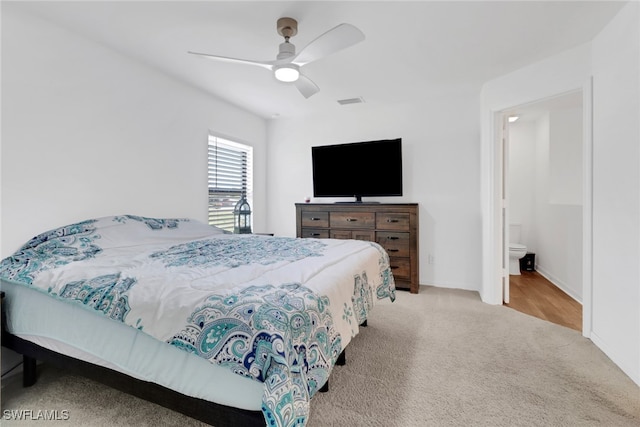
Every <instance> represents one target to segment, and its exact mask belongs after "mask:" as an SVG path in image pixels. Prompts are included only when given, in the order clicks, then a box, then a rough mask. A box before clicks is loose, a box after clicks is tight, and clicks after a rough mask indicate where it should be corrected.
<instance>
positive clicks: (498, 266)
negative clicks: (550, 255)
mask: <svg viewBox="0 0 640 427" xmlns="http://www.w3.org/2000/svg"><path fill="white" fill-rule="evenodd" d="M575 93H579V94H580V95H581V96H582V109H581V110H582V111H581V115H582V119H583V120H582V127H583V132H582V141H581V145H582V148H583V151H582V162H581V163H582V165H583V170H582V177H581V184H582V190H581V193H582V200H581V203H582V204H581V207H580V211H581V213H582V226H581V227H580V229H581V230H579V235H580V236H581V238H582V241H581V244H580V245H579V246H580V248H579V249H578V250H577V251H576V252H577V253H578V254H581V261H582V267H581V269H580V270H581V272H582V275H581V284H578V285H577V286H578V288H577V289H579V291H580V293H581V297H582V306H583V315H582V325H583V326H582V334H583V336H585V337H589V335H590V333H589V332H590V325H591V295H590V292H591V279H592V277H591V257H592V251H591V223H592V218H591V206H592V200H591V188H592V185H591V177H592V162H591V159H592V145H591V141H592V131H591V126H592V120H591V112H592V101H591V100H592V90H591V80H589V81H588V82H587V83H586V84H585V85H583V86H582V87H580V88H578V89H574V90H572V91H568V92H565V93H562V94H558V95H556V96H552V97H549V98H545V99H544V100H537V101H534V102H530V103H528V104H523V105H520V106H516V107H510V108H505V109H501V110H494V111H493V112H492V119H491V122H492V127H491V128H490V131H489V133H488V134H487V137H488V138H487V139H486V140H487V141H493V144H489V145H486V146H485V147H487V149H488V151H487V152H486V153H487V154H486V156H485V159H486V160H487V161H488V163H485V164H486V165H490V166H491V168H490V169H485V170H487V172H490V173H491V174H492V176H493V178H489V179H488V180H487V181H485V182H486V183H487V186H485V188H486V189H487V191H488V193H487V194H488V195H489V196H490V197H489V198H488V199H486V200H487V202H489V204H487V205H486V212H488V213H490V215H489V216H488V217H487V218H492V219H491V220H490V221H486V222H485V223H484V224H485V225H484V226H485V230H486V234H485V235H487V236H489V238H488V240H486V244H485V248H486V249H485V253H486V260H487V261H490V262H488V263H485V265H486V266H490V267H491V268H489V269H487V270H485V273H484V274H485V283H487V284H491V285H490V287H487V288H485V289H486V290H487V292H488V293H487V294H486V299H487V300H492V298H494V297H498V298H499V300H500V301H502V299H503V298H504V297H505V291H506V292H508V286H506V285H507V283H508V277H509V275H508V271H507V269H506V265H507V264H506V263H505V258H508V256H505V254H506V251H508V249H506V248H508V229H509V227H508V224H509V215H508V200H507V197H506V196H503V194H505V193H506V192H505V191H501V190H503V189H504V188H505V187H506V186H505V182H504V173H503V171H504V170H505V169H504V168H505V167H506V166H507V165H505V162H506V161H507V160H505V157H503V154H504V150H503V146H504V144H505V141H504V140H503V136H505V133H507V135H506V138H508V129H507V130H506V131H503V126H502V123H503V119H504V118H505V117H506V116H507V115H509V114H512V113H514V111H515V110H516V109H526V108H528V107H534V106H540V105H542V104H539V103H540V102H543V101H545V102H546V101H558V102H561V101H564V100H565V99H564V95H571V94H574V95H575ZM492 159H493V160H492ZM554 197H555V196H554ZM559 204H562V203H559ZM505 224H507V226H505ZM545 253H546V250H545ZM505 279H507V280H505ZM505 288H507V289H505ZM492 294H493V296H492ZM506 296H507V297H508V294H507V295H506ZM578 296H580V295H578Z"/></svg>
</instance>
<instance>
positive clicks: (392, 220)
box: [387, 218, 400, 222]
mask: <svg viewBox="0 0 640 427" xmlns="http://www.w3.org/2000/svg"><path fill="white" fill-rule="evenodd" d="M387 222H400V221H398V220H397V219H393V218H389V219H388V220H387Z"/></svg>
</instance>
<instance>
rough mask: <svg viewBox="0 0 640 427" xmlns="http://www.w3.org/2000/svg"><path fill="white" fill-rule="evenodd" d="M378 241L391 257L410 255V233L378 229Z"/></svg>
mask: <svg viewBox="0 0 640 427" xmlns="http://www.w3.org/2000/svg"><path fill="white" fill-rule="evenodd" d="M376 242H377V243H379V244H380V245H381V246H382V247H383V248H384V249H385V250H386V251H387V253H388V254H389V256H390V257H408V256H409V255H410V253H409V233H401V232H395V231H378V232H377V233H376Z"/></svg>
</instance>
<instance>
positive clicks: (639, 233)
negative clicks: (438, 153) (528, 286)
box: [481, 2, 640, 384]
mask: <svg viewBox="0 0 640 427" xmlns="http://www.w3.org/2000/svg"><path fill="white" fill-rule="evenodd" d="M639 22H640V4H639V3H637V2H629V3H627V4H626V5H625V6H624V8H623V9H622V10H621V11H620V13H619V14H618V15H617V16H616V17H615V18H614V19H613V20H612V21H611V22H610V23H609V24H608V25H607V26H606V27H605V28H604V29H603V31H602V32H601V33H600V34H599V35H598V36H597V37H596V38H595V39H594V40H593V41H592V43H590V44H587V45H583V46H579V47H577V48H575V49H572V50H569V51H567V52H564V53H562V54H560V55H557V56H554V57H552V58H548V59H547V60H544V61H541V62H538V63H535V64H532V65H530V66H528V67H525V68H523V69H521V70H519V71H517V72H515V73H511V74H509V75H507V76H504V77H502V78H499V79H496V80H493V81H491V82H488V83H487V84H485V86H484V87H483V90H482V96H481V103H482V107H481V118H482V162H483V163H482V171H483V174H485V175H483V184H482V211H483V215H484V220H483V238H484V240H483V248H484V250H485V251H484V253H485V254H486V257H485V259H484V260H483V286H482V291H481V295H482V297H483V300H485V301H487V302H491V303H500V301H499V287H497V286H496V283H497V280H496V277H495V275H494V274H495V270H494V269H493V268H492V266H493V265H494V262H493V260H492V259H491V257H492V256H493V254H494V249H495V242H493V241H492V238H491V237H492V233H493V225H492V218H493V212H494V207H493V204H492V203H493V202H492V200H493V199H492V194H493V190H492V188H493V183H494V182H493V178H494V176H493V175H492V174H491V171H492V170H493V169H491V167H492V161H493V160H492V154H493V153H494V152H495V150H493V148H492V147H493V143H494V139H493V138H494V126H493V121H492V118H493V113H494V112H498V111H502V110H504V109H507V108H510V107H512V106H517V105H522V104H525V103H528V102H531V101H534V100H537V99H543V98H546V97H549V96H551V95H556V94H561V93H565V92H569V91H572V90H575V89H580V88H585V87H587V85H586V84H585V82H587V81H588V77H589V76H590V75H593V100H592V102H593V137H592V139H593V184H592V186H593V190H592V194H590V197H591V198H592V204H593V217H592V230H593V231H592V242H593V253H592V254H593V261H592V270H593V276H592V285H591V287H592V289H591V293H592V294H591V295H587V294H585V295H584V299H585V310H586V311H585V313H586V314H587V316H588V322H587V324H586V330H584V331H583V333H584V334H585V335H586V336H589V337H590V338H591V339H592V340H593V341H594V343H595V344H596V345H598V347H600V348H601V349H602V350H603V351H604V352H605V353H606V354H607V355H608V356H609V357H610V358H611V359H612V360H613V361H614V362H615V363H616V364H617V365H618V366H619V367H620V368H621V369H622V370H623V371H624V372H625V373H627V375H629V376H630V377H631V378H632V379H633V380H634V381H635V382H636V383H638V384H640V265H639V263H638V260H639V259H640V173H639V171H640V124H639V122H638V117H640V105H639V99H640V82H639V80H638V76H639V75H640V34H639V30H638V25H639ZM587 92H588V93H591V92H590V90H589V91H586V92H585V93H587ZM486 174H488V175H486ZM584 280H585V283H588V282H589V279H588V278H586V277H585V278H584ZM589 307H591V309H589Z"/></svg>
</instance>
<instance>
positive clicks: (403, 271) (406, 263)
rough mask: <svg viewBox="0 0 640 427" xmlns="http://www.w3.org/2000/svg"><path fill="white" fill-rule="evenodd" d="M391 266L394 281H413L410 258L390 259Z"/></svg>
mask: <svg viewBox="0 0 640 427" xmlns="http://www.w3.org/2000/svg"><path fill="white" fill-rule="evenodd" d="M389 266H390V267H391V273H393V278H394V279H396V278H397V279H404V280H408V279H411V261H410V260H409V258H396V257H390V258H389Z"/></svg>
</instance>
